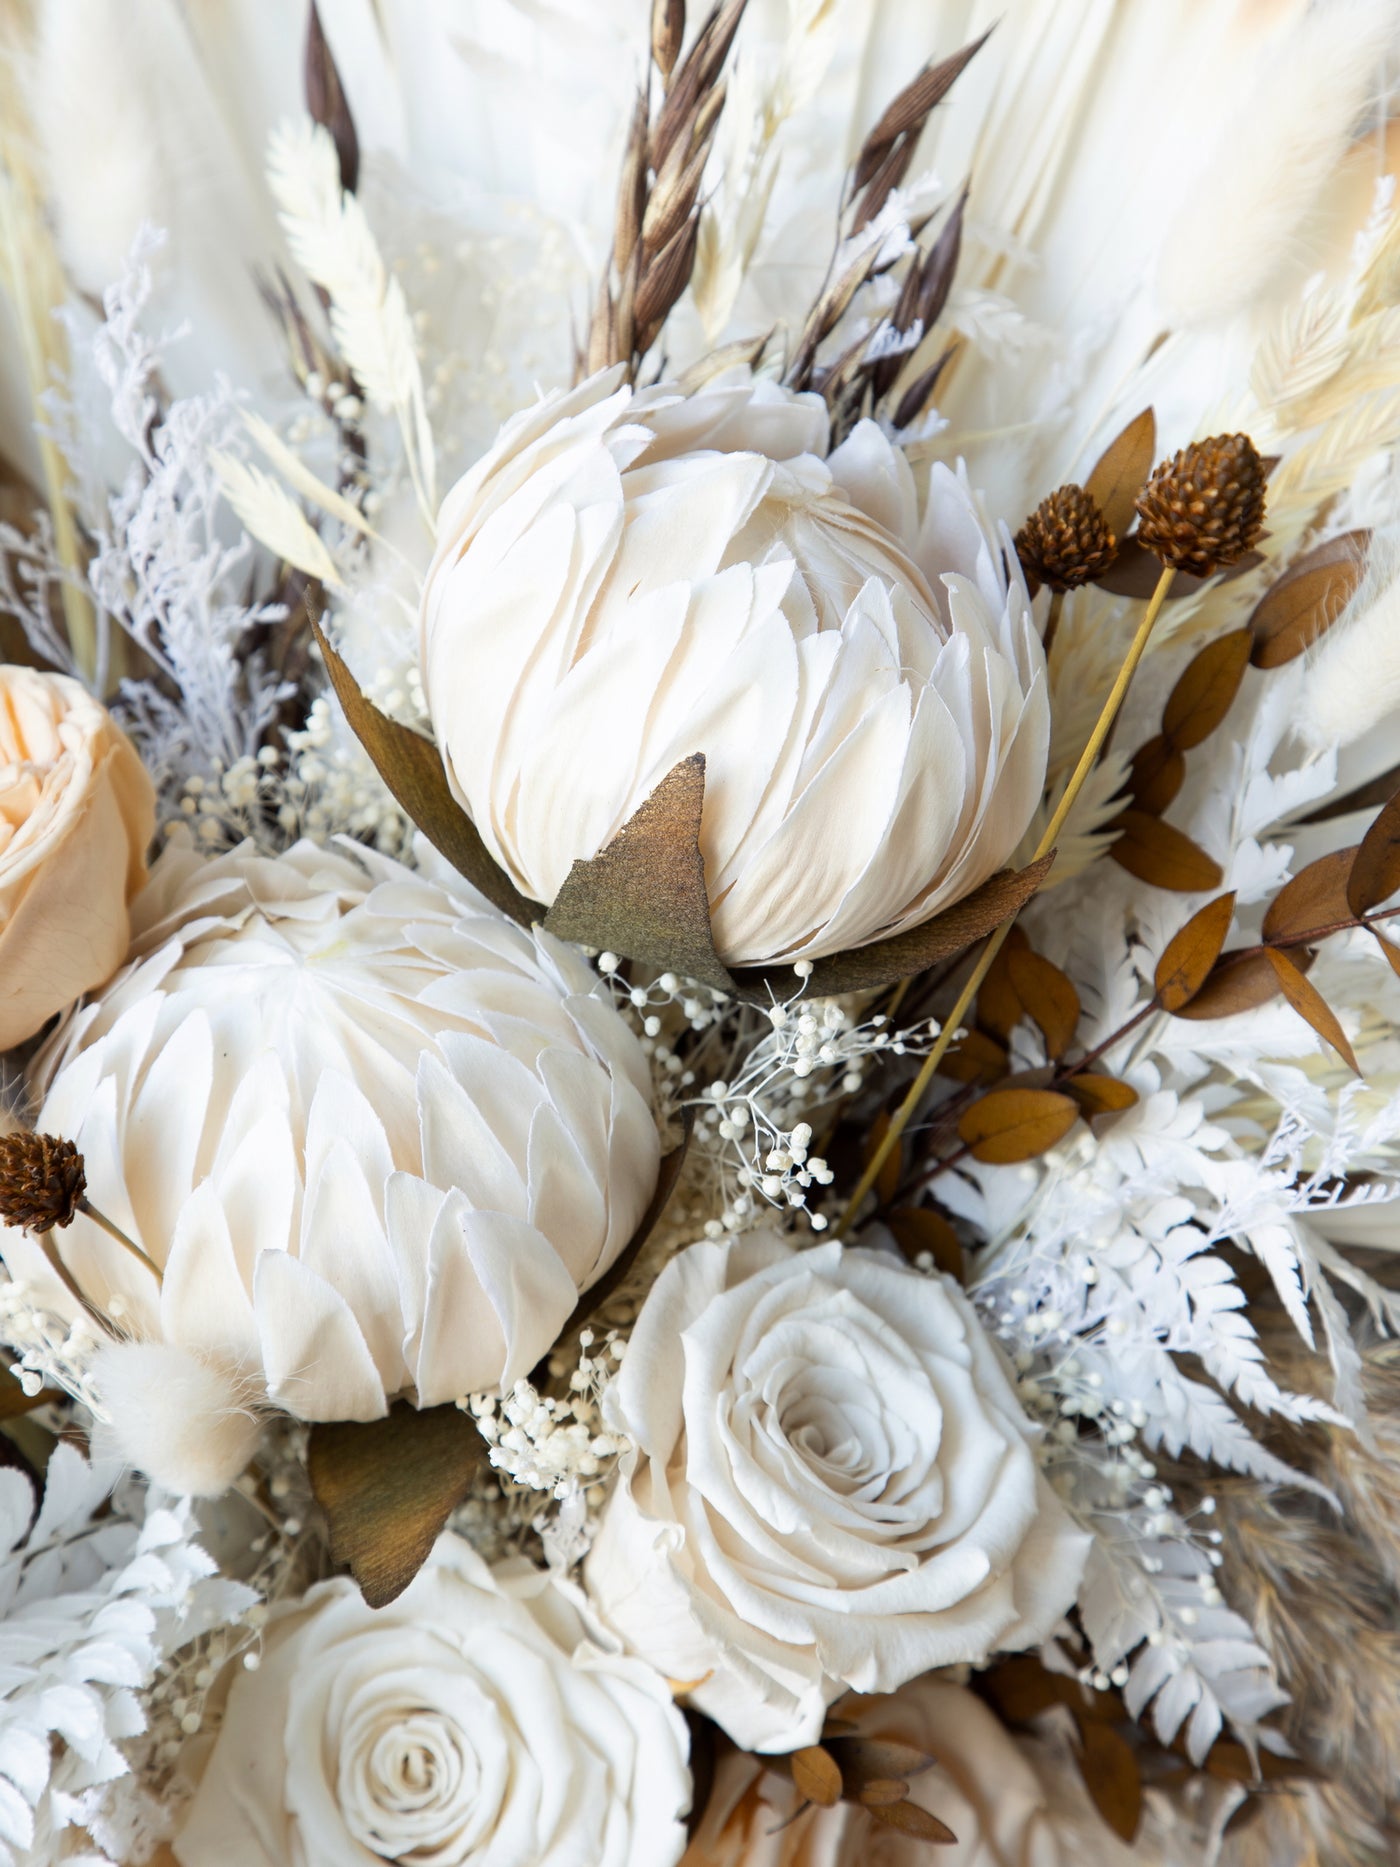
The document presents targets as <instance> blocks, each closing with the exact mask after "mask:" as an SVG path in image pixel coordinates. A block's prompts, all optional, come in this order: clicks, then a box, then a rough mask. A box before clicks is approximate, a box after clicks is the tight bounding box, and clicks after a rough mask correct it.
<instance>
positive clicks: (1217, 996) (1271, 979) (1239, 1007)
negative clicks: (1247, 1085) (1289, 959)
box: [1173, 948, 1311, 1021]
mask: <svg viewBox="0 0 1400 1867" xmlns="http://www.w3.org/2000/svg"><path fill="white" fill-rule="evenodd" d="M1302 964H1311V961H1309V960H1308V959H1307V958H1306V956H1305V955H1304V956H1300V966H1301V965H1302ZM1278 994H1279V982H1278V977H1277V975H1276V974H1275V972H1274V969H1273V967H1272V966H1271V965H1270V964H1269V960H1268V955H1267V954H1265V953H1256V952H1250V951H1248V950H1241V949H1238V948H1237V949H1236V950H1235V951H1234V952H1232V953H1222V954H1221V955H1220V958H1219V959H1218V960H1217V961H1216V962H1215V965H1214V966H1213V967H1212V968H1211V972H1210V977H1209V978H1208V979H1207V980H1206V982H1205V984H1204V985H1203V986H1202V987H1201V989H1200V991H1199V992H1197V993H1196V994H1195V995H1194V996H1193V997H1192V998H1191V999H1189V1000H1188V1001H1187V1003H1186V1004H1184V1005H1182V1006H1181V1008H1180V1009H1179V1010H1178V1011H1176V1012H1175V1013H1174V1014H1173V1015H1174V1016H1176V1017H1178V1018H1195V1019H1199V1020H1202V1021H1204V1020H1205V1019H1207V1018H1233V1017H1234V1016H1235V1015H1236V1013H1238V1012H1241V1011H1254V1010H1255V1009H1256V1008H1257V1007H1258V1006H1260V1005H1267V1004H1268V1002H1269V1000H1270V999H1271V998H1277V997H1278Z"/></svg>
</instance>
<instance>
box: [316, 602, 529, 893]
mask: <svg viewBox="0 0 1400 1867" xmlns="http://www.w3.org/2000/svg"><path fill="white" fill-rule="evenodd" d="M311 629H312V633H313V634H314V635H315V637H316V642H317V645H318V646H319V648H320V650H321V653H322V655H323V656H324V657H325V662H326V671H327V673H328V674H329V675H330V677H331V686H332V687H334V689H335V692H336V698H337V699H338V700H339V701H340V704H341V707H342V708H343V709H344V712H345V717H346V719H347V720H348V721H349V722H350V727H351V730H352V731H353V732H354V734H355V737H356V738H357V739H358V740H359V742H360V744H361V745H362V746H363V747H364V748H365V750H366V752H368V753H369V755H370V758H371V759H372V760H373V761H374V766H375V769H376V771H377V772H378V773H379V775H380V777H381V778H382V779H383V780H384V782H385V784H386V785H388V787H389V789H390V791H391V792H392V793H393V795H394V796H395V798H397V800H398V802H399V803H400V804H401V805H402V806H403V808H404V810H405V811H407V813H408V815H409V817H410V818H411V819H412V820H413V822H414V823H415V824H416V825H417V826H418V828H419V829H420V830H421V831H422V832H423V834H424V836H426V837H427V839H428V841H429V842H430V843H431V844H432V845H433V847H434V848H435V849H436V850H438V851H439V852H440V853H441V854H442V855H444V856H446V858H447V860H448V861H449V862H450V863H451V864H452V866H453V868H454V869H456V870H457V872H458V874H459V875H465V876H466V878H467V880H468V881H469V882H470V883H471V884H472V885H473V887H475V888H479V889H480V890H481V892H482V894H484V895H485V896H486V898H487V900H488V901H491V902H494V904H495V905H496V906H497V907H498V908H500V909H501V911H502V912H503V913H505V914H509V915H510V917H511V919H512V920H517V921H519V922H520V923H521V925H522V926H525V927H528V926H529V925H530V924H531V922H532V921H537V920H541V919H542V918H543V916H544V909H543V907H541V905H540V904H539V902H538V901H530V900H528V899H527V898H526V897H525V896H524V895H522V894H521V893H520V891H519V889H518V888H516V886H515V884H514V883H513V882H512V881H511V879H510V877H509V876H508V875H507V874H506V872H505V870H504V869H503V868H502V867H501V866H500V864H499V863H498V862H497V861H496V859H495V857H494V856H493V855H492V854H491V852H490V850H488V849H487V847H486V845H485V843H484V842H482V840H481V833H480V831H479V830H478V829H477V827H476V825H475V824H474V823H473V822H472V820H471V818H470V817H469V816H468V815H467V813H466V811H464V810H463V809H462V806H461V805H460V804H459V803H458V802H457V800H456V798H455V797H453V795H452V792H451V789H450V788H449V786H448V783H447V774H446V772H445V771H444V770H443V768H442V757H441V755H440V753H439V752H438V749H437V747H436V746H435V745H434V744H433V743H432V741H431V740H430V739H425V738H424V737H423V735H422V734H421V733H416V732H414V731H413V729H412V728H411V727H409V726H401V725H400V724H399V722H398V721H397V720H391V719H390V718H389V716H388V714H387V713H381V712H380V711H379V708H378V707H376V706H375V705H374V703H373V702H372V701H370V700H367V699H366V698H365V696H364V695H363V694H362V693H361V692H360V689H359V685H358V683H357V682H356V680H355V677H354V675H353V674H352V673H351V672H350V670H349V668H348V667H346V665H345V663H344V662H343V661H342V660H341V658H340V656H339V655H338V654H337V653H336V652H335V650H334V649H333V648H332V647H331V645H330V643H329V642H328V641H327V640H326V638H325V635H324V634H323V633H322V630H321V626H320V624H319V623H318V622H317V621H316V620H315V618H314V617H313V618H312V622H311Z"/></svg>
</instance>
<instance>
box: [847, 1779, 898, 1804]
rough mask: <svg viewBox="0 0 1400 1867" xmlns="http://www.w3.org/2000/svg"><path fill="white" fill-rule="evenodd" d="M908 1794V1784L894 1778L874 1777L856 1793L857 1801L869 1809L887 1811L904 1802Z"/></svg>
mask: <svg viewBox="0 0 1400 1867" xmlns="http://www.w3.org/2000/svg"><path fill="white" fill-rule="evenodd" d="M908 1794H909V1785H908V1783H901V1782H899V1781H898V1780H897V1779H896V1778H894V1777H892V1776H873V1777H872V1778H871V1779H870V1781H869V1782H868V1783H862V1785H861V1787H860V1789H859V1790H858V1791H857V1792H856V1801H857V1802H859V1803H860V1804H861V1805H862V1806H863V1807H865V1808H867V1809H887V1808H889V1807H890V1806H891V1805H892V1804H893V1803H896V1802H903V1801H904V1800H905V1798H906V1797H907V1796H908Z"/></svg>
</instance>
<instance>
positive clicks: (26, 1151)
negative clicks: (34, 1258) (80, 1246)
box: [0, 1134, 87, 1232]
mask: <svg viewBox="0 0 1400 1867" xmlns="http://www.w3.org/2000/svg"><path fill="white" fill-rule="evenodd" d="M86 1190H87V1175H86V1173H85V1172H84V1171H83V1157H82V1155H81V1154H80V1153H79V1152H78V1150H77V1148H76V1147H75V1146H74V1144H73V1142H71V1141H63V1140H60V1139H59V1137H58V1136H57V1135H52V1134H7V1135H0V1222H2V1223H4V1224H5V1225H14V1226H22V1227H25V1228H27V1229H28V1230H29V1231H31V1232H47V1231H51V1230H52V1229H53V1227H54V1226H55V1225H60V1226H62V1225H71V1224H72V1223H73V1218H74V1215H75V1214H76V1213H78V1212H80V1211H81V1210H82V1206H83V1194H84V1192H85V1191H86Z"/></svg>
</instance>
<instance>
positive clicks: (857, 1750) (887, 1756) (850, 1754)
mask: <svg viewBox="0 0 1400 1867" xmlns="http://www.w3.org/2000/svg"><path fill="white" fill-rule="evenodd" d="M823 1741H824V1743H825V1745H826V1748H827V1749H828V1750H829V1751H830V1752H831V1754H832V1756H833V1757H835V1759H836V1761H837V1763H838V1764H839V1765H840V1768H841V1776H842V1779H843V1781H844V1782H845V1784H846V1787H847V1789H848V1790H849V1789H857V1790H859V1789H863V1788H864V1787H865V1785H866V1784H867V1783H876V1782H888V1781H891V1780H894V1781H899V1782H908V1781H909V1779H910V1778H911V1777H914V1776H920V1775H922V1773H923V1772H924V1771H925V1770H931V1769H932V1768H933V1766H934V1761H935V1759H934V1758H933V1757H931V1756H929V1754H928V1752H927V1751H923V1750H917V1749H916V1748H915V1747H914V1745H912V1744H905V1743H901V1742H900V1741H899V1740H898V1739H897V1738H888V1737H860V1736H858V1735H856V1736H850V1737H831V1736H828V1737H826V1738H825V1739H824V1740H823Z"/></svg>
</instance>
